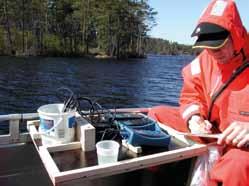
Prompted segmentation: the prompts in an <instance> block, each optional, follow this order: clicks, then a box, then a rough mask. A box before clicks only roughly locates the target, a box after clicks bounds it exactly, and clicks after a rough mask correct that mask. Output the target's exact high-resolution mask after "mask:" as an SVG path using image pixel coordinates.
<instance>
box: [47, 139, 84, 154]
mask: <svg viewBox="0 0 249 186" xmlns="http://www.w3.org/2000/svg"><path fill="white" fill-rule="evenodd" d="M80 148H81V142H79V141H75V142H71V143H67V144H58V145H53V146H48V147H47V150H48V151H49V152H59V151H67V150H74V149H80Z"/></svg>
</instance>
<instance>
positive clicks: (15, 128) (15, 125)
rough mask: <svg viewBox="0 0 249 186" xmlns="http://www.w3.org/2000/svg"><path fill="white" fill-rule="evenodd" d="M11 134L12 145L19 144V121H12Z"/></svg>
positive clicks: (10, 125)
mask: <svg viewBox="0 0 249 186" xmlns="http://www.w3.org/2000/svg"><path fill="white" fill-rule="evenodd" d="M9 133H10V136H11V141H12V143H17V142H18V141H19V120H18V119H15V120H10V124H9Z"/></svg>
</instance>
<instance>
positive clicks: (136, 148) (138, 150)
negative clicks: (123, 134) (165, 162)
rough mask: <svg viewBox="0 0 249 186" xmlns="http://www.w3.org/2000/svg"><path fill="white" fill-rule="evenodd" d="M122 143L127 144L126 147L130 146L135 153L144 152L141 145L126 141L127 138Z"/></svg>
mask: <svg viewBox="0 0 249 186" xmlns="http://www.w3.org/2000/svg"><path fill="white" fill-rule="evenodd" d="M122 145H123V146H125V147H126V148H128V149H129V150H131V151H132V152H135V153H137V154H138V153H141V152H142V147H140V146H137V147H135V146H133V145H131V144H129V143H127V142H126V140H122Z"/></svg>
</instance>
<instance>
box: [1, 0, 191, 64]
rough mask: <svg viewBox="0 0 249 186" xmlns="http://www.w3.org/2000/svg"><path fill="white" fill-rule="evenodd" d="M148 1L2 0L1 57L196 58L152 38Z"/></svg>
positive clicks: (181, 48) (153, 13)
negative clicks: (175, 56) (154, 55)
mask: <svg viewBox="0 0 249 186" xmlns="http://www.w3.org/2000/svg"><path fill="white" fill-rule="evenodd" d="M156 15H157V12H156V11H155V10H154V9H153V8H152V7H150V5H149V4H148V0H0V55H13V56H107V57H115V58H117V59H119V58H127V57H145V56H146V54H148V53H155V54H158V53H159V54H170V55H178V54H192V53H193V52H192V49H191V47H190V46H187V45H181V44H178V43H176V42H169V41H168V40H163V39H156V38H150V36H149V35H148V32H149V31H150V30H151V29H152V28H153V27H154V26H155V25H156Z"/></svg>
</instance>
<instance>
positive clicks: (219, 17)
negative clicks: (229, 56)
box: [198, 0, 247, 52]
mask: <svg viewBox="0 0 249 186" xmlns="http://www.w3.org/2000/svg"><path fill="white" fill-rule="evenodd" d="M203 22H208V23H213V24H217V25H219V26H221V27H223V28H225V29H227V30H228V31H229V32H230V34H231V37H232V40H233V43H234V48H235V50H236V51H237V52H239V51H240V50H241V48H243V47H244V45H245V43H246V39H247V31H246V29H245V27H244V26H243V24H242V21H241V19H240V15H239V12H238V9H237V7H236V4H235V2H234V0H213V1H212V2H211V3H210V4H209V5H208V7H207V8H206V10H205V11H204V12H203V14H202V16H201V17H200V19H199V21H198V25H199V24H200V23H203Z"/></svg>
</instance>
